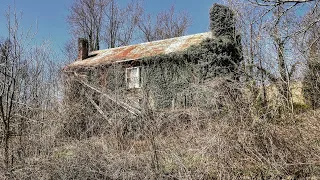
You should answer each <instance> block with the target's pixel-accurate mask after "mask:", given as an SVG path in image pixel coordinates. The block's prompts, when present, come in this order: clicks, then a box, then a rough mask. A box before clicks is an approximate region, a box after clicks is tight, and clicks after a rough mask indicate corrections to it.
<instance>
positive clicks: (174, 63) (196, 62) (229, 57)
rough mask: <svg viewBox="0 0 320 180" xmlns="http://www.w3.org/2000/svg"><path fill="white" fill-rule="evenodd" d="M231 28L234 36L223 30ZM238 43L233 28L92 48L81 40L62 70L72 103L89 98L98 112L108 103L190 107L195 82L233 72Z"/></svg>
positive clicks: (137, 109) (134, 107)
mask: <svg viewBox="0 0 320 180" xmlns="http://www.w3.org/2000/svg"><path fill="white" fill-rule="evenodd" d="M214 7H215V6H214ZM219 8H220V9H221V6H219V5H216V9H218V10H219ZM222 8H225V7H222ZM211 16H212V15H211ZM212 18H213V17H211V19H212ZM216 19H219V18H216ZM220 19H225V18H220ZM230 31H232V33H233V34H232V35H229V34H227V33H225V32H230ZM239 44H240V42H239V36H234V26H228V27H226V30H225V31H222V33H221V28H220V29H219V32H217V31H215V30H213V29H212V27H211V31H210V32H205V33H200V34H193V35H187V36H182V37H176V38H171V39H164V40H159V41H154V42H147V43H142V44H136V45H130V46H125V47H117V48H112V49H105V50H98V51H93V52H88V42H87V41H86V40H85V39H79V42H78V45H79V49H78V59H77V60H76V61H75V62H73V63H71V64H69V65H68V66H66V67H65V68H64V73H65V74H66V75H67V77H68V78H69V80H70V81H69V82H72V83H71V84H70V89H71V90H72V91H73V92H72V93H71V94H72V97H70V98H71V99H72V101H75V102H76V101H78V100H79V98H80V97H87V98H88V99H89V100H90V102H91V103H92V104H93V105H94V106H95V107H96V108H97V109H98V110H99V107H100V106H103V105H102V103H109V104H110V103H111V104H112V105H113V106H114V105H116V106H119V107H121V108H124V109H126V110H127V111H129V112H131V113H133V114H139V113H141V110H142V109H143V108H142V107H147V108H148V109H175V108H186V107H190V106H192V105H193V104H194V100H195V95H194V89H193V87H194V86H197V84H199V83H204V82H206V81H210V79H212V77H216V76H217V75H219V74H226V73H232V72H234V71H235V68H236V65H237V64H239V62H240V61H241V50H240V49H241V48H238V46H239ZM98 95H102V96H103V97H104V99H103V100H102V99H101V98H100V99H99V98H97V96H98ZM107 101H108V102H107Z"/></svg>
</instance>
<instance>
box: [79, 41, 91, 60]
mask: <svg viewBox="0 0 320 180" xmlns="http://www.w3.org/2000/svg"><path fill="white" fill-rule="evenodd" d="M88 55H89V47H88V40H86V39H85V38H79V39H78V60H80V61H81V60H84V59H86V58H88Z"/></svg>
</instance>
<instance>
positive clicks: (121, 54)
mask: <svg viewBox="0 0 320 180" xmlns="http://www.w3.org/2000/svg"><path fill="white" fill-rule="evenodd" d="M210 37H211V33H210V32H206V33H200V34H194V35H188V36H182V37H177V38H171V39H164V40H160V41H153V42H147V43H142V44H136V45H130V46H124V47H118V48H112V49H105V50H99V51H94V52H91V53H90V56H91V57H89V58H87V59H85V60H82V61H75V62H73V63H72V64H70V65H68V67H86V66H98V65H103V64H109V63H112V62H118V61H125V60H136V59H141V58H143V57H150V56H155V55H159V54H168V53H172V52H179V51H183V50H185V49H187V48H188V47H190V46H192V45H197V44H199V43H200V42H202V41H203V40H204V39H206V38H210Z"/></svg>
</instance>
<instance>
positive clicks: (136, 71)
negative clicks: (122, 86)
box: [126, 67, 141, 89]
mask: <svg viewBox="0 0 320 180" xmlns="http://www.w3.org/2000/svg"><path fill="white" fill-rule="evenodd" d="M126 83H127V88H128V89H133V88H140V87H141V84H140V67H132V68H127V69H126Z"/></svg>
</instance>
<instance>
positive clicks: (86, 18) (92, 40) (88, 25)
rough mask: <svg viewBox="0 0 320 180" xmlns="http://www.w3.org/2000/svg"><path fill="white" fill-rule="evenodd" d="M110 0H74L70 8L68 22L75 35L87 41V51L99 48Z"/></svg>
mask: <svg viewBox="0 0 320 180" xmlns="http://www.w3.org/2000/svg"><path fill="white" fill-rule="evenodd" d="M109 1H110V0H75V1H74V3H73V4H72V6H71V8H70V15H69V16H68V19H67V20H68V23H69V25H70V26H71V32H72V34H73V35H74V36H76V37H80V36H82V37H85V38H87V39H88V41H89V51H94V50H99V49H100V42H101V39H100V37H101V32H102V30H103V20H104V13H105V10H106V7H107V6H108V4H109Z"/></svg>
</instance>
